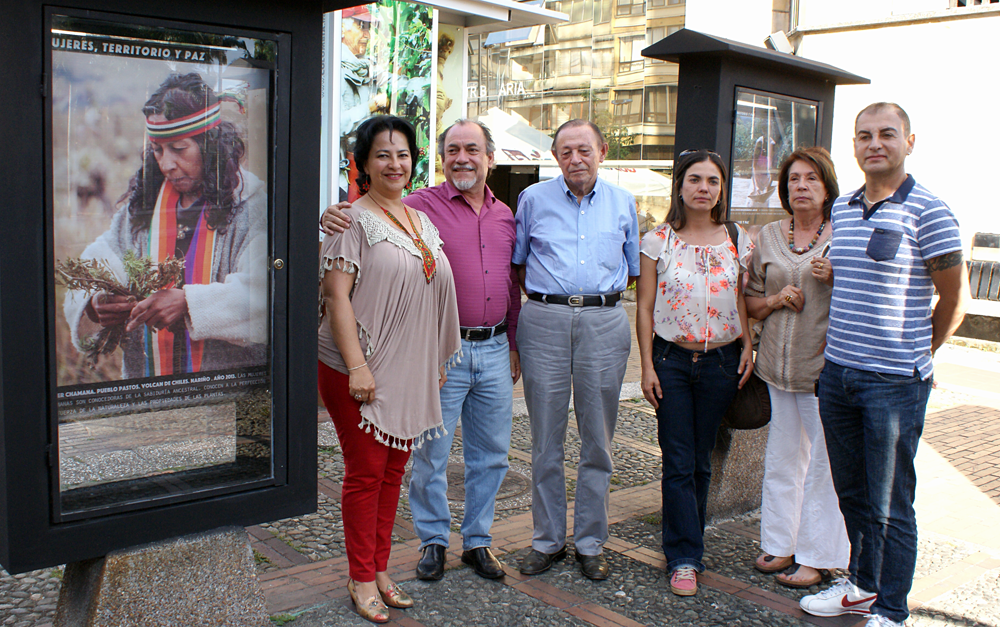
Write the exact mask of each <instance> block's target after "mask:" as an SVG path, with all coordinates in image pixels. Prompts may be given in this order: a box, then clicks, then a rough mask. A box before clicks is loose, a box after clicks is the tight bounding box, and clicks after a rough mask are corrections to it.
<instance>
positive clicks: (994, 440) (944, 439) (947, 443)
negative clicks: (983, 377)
mask: <svg viewBox="0 0 1000 627" xmlns="http://www.w3.org/2000/svg"><path fill="white" fill-rule="evenodd" d="M998 381H1000V380H998V379H997V378H993V379H992V380H991V384H995V383H996V382H998ZM963 382H964V384H965V385H968V383H969V379H968V378H963ZM923 439H924V442H926V443H928V444H930V445H931V446H932V447H934V450H935V451H937V452H938V453H939V454H940V455H942V456H943V457H944V458H945V459H947V460H948V461H949V462H951V464H952V465H953V466H954V467H955V468H956V469H957V470H960V471H961V472H962V474H963V475H965V477H966V478H968V480H969V481H971V482H972V483H973V485H975V486H976V487H977V488H979V489H980V490H981V491H982V492H983V493H984V494H987V495H989V497H990V498H991V499H993V502H994V503H996V504H997V505H1000V409H997V408H996V407H985V406H981V405H959V406H958V407H953V408H951V409H946V410H944V411H940V412H937V413H935V414H931V415H929V416H928V417H927V420H926V421H925V424H924V436H923Z"/></svg>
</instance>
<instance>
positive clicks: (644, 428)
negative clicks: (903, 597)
mask: <svg viewBox="0 0 1000 627" xmlns="http://www.w3.org/2000/svg"><path fill="white" fill-rule="evenodd" d="M627 307H629V309H630V314H634V305H627ZM638 372H639V369H638V351H637V350H636V349H635V347H633V355H632V358H631V360H630V366H629V369H628V374H627V375H626V385H625V389H624V391H623V398H624V399H631V400H624V401H623V402H622V404H621V411H620V413H619V424H618V429H617V431H616V435H615V443H614V449H615V450H614V454H615V473H614V475H613V477H612V493H611V519H610V522H611V527H610V535H611V538H610V539H609V541H608V543H607V544H606V547H605V548H606V553H607V555H608V560H609V562H610V564H611V567H612V574H611V578H610V579H608V580H607V581H604V582H593V581H589V580H587V579H585V578H584V577H583V576H582V575H581V574H580V573H579V570H578V568H577V565H576V562H575V561H574V559H573V552H572V551H570V553H569V557H567V559H565V560H563V561H562V562H560V563H557V564H556V565H555V566H554V567H553V568H552V569H551V570H550V571H548V572H546V573H544V574H542V575H540V576H536V577H530V578H526V577H523V576H521V575H520V574H519V573H518V572H517V565H518V562H519V560H520V557H521V555H523V554H524V553H525V552H526V551H527V549H528V548H529V546H530V538H531V513H530V500H531V491H530V476H531V468H530V464H531V456H530V436H529V429H528V420H527V417H526V416H525V415H524V410H523V401H520V402H518V403H515V414H517V415H516V416H515V419H514V425H513V437H512V446H511V451H510V464H511V468H510V471H509V473H508V479H507V480H506V481H505V483H504V486H503V487H502V489H501V493H500V495H498V498H497V513H496V522H495V524H494V526H493V534H494V540H493V548H494V551H495V552H496V553H497V555H498V557H499V558H500V559H501V561H503V562H504V563H505V565H506V567H507V576H506V577H505V578H504V579H503V580H500V581H487V580H485V579H482V578H480V577H478V576H476V575H475V574H473V573H472V572H471V570H470V569H469V568H467V567H465V566H464V565H463V564H462V563H461V561H460V555H461V540H460V537H459V536H458V534H457V533H455V534H453V537H452V547H451V550H450V551H449V562H448V571H447V573H446V575H445V578H444V580H443V581H440V582H433V583H427V582H421V581H416V580H414V579H413V570H414V567H415V564H416V560H417V558H418V551H417V547H418V545H419V541H418V540H417V539H416V537H415V535H414V533H413V527H412V524H411V522H410V513H409V507H408V500H407V498H406V494H405V487H406V481H408V477H407V478H406V479H405V480H404V495H403V497H402V498H401V501H400V507H399V510H398V513H397V519H396V528H395V540H396V545H395V546H394V548H393V553H392V561H391V562H390V571H391V572H392V574H393V577H394V578H395V579H396V580H397V581H399V582H402V583H404V586H405V588H406V590H407V591H408V592H409V593H410V594H411V595H412V596H413V597H414V598H415V600H416V602H417V606H416V607H414V608H413V609H410V610H406V611H399V610H393V611H392V616H393V622H392V623H391V624H395V625H406V626H409V627H418V626H420V625H427V626H441V627H444V626H452V625H453V626H461V627H473V626H478V625H501V626H513V625H530V626H556V625H559V626H562V625H573V626H581V627H584V626H588V625H599V626H617V627H626V626H628V627H636V626H639V625H690V626H714V625H718V626H720V627H721V626H723V625H725V626H727V627H728V626H731V625H744V626H745V625H753V626H761V627H763V626H765V625H767V626H770V625H820V626H824V625H826V626H830V627H840V626H844V627H846V626H854V625H859V624H861V625H863V623H864V621H863V619H861V618H860V617H841V618H835V619H820V618H816V617H811V616H807V615H805V614H803V613H802V612H801V611H800V610H799V609H798V604H797V601H798V599H799V598H800V597H801V596H802V594H803V593H799V592H795V591H792V590H788V589H785V588H782V587H781V586H778V585H777V584H775V583H774V581H773V578H772V577H769V576H764V575H761V574H759V573H757V572H756V571H754V570H753V568H752V562H753V559H754V558H755V557H756V556H757V554H758V553H759V518H758V515H757V514H756V513H751V514H748V515H746V516H743V517H740V518H738V519H735V520H728V521H721V522H716V523H715V524H713V525H712V526H710V528H709V529H708V530H707V532H706V556H705V562H706V565H707V566H708V571H707V572H706V573H705V574H704V575H703V576H702V577H700V583H701V589H700V591H699V593H698V595H697V596H696V597H689V598H685V599H682V598H680V597H675V596H673V595H672V594H670V592H669V591H668V589H667V581H666V576H665V574H664V566H665V564H664V560H663V556H662V553H661V552H660V549H659V544H660V537H659V536H660V531H659V513H658V512H659V509H660V492H659V475H660V463H659V450H658V448H657V445H656V437H655V434H656V421H655V416H654V415H652V409H651V408H650V407H649V406H648V405H647V404H646V403H645V401H644V400H642V399H641V393H640V392H639V391H638V383H637V382H638V377H639V375H638ZM936 378H937V383H938V385H937V389H935V390H934V392H933V393H932V396H931V401H930V405H929V407H928V415H927V421H926V426H925V430H924V437H923V442H922V444H921V446H920V449H919V452H918V455H917V467H918V476H919V481H918V486H917V501H916V509H917V518H918V524H919V529H920V541H919V556H918V563H917V571H916V575H915V578H914V586H913V592H912V594H911V596H910V599H911V604H912V609H913V615H912V617H911V624H913V625H918V626H921V627H923V626H939V625H963V626H965V625H968V626H971V625H994V626H1000V531H998V529H1000V354H997V353H990V352H985V351H980V350H973V349H967V348H962V347H957V346H951V345H949V346H946V347H944V348H942V349H941V350H940V351H939V352H938V355H937V358H936ZM317 418H318V422H319V436H320V438H319V444H320V446H319V450H318V459H319V484H318V485H319V494H318V500H319V510H318V511H317V513H315V514H311V515H308V516H303V517H299V518H294V519H287V520H282V521H276V522H274V523H270V524H267V525H260V526H255V527H251V528H249V529H248V532H249V533H250V535H251V538H252V541H253V548H254V551H255V555H256V557H257V562H258V572H259V574H260V579H261V582H262V585H263V587H264V590H265V594H266V596H267V603H268V609H269V612H270V613H271V614H272V616H273V617H274V619H273V620H274V621H275V623H277V624H288V625H291V626H292V627H319V626H333V625H352V626H359V627H360V626H365V625H369V623H367V622H365V621H363V620H362V619H360V618H359V617H358V616H357V614H356V613H355V612H354V610H353V607H352V606H351V603H350V600H349V599H348V597H347V591H346V588H345V586H346V583H347V560H346V557H345V555H344V548H343V527H342V522H341V514H340V480H341V477H342V474H343V465H342V463H341V458H340V453H339V449H338V445H337V440H336V435H335V433H334V431H333V428H332V426H331V424H330V421H329V418H328V417H327V416H326V412H325V411H322V410H321V411H320V412H319V415H318V417H317ZM460 447H461V432H459V433H458V434H456V445H455V448H454V450H453V456H452V460H451V461H452V463H453V466H452V467H451V468H450V470H449V476H450V477H451V480H450V483H451V486H452V487H451V490H450V491H449V496H450V497H451V500H450V502H451V504H452V515H453V521H454V526H453V531H454V530H457V524H458V522H459V521H460V520H461V514H462V512H461V506H462V501H461V487H462V485H461V484H462V478H461V466H460V464H461V461H462V458H461V450H460ZM566 454H567V465H566V476H567V484H568V496H569V499H570V500H572V498H573V493H574V488H575V478H576V462H577V460H578V455H579V438H578V434H577V432H576V430H575V427H574V425H573V421H570V430H569V435H568V437H567V443H566ZM569 524H570V526H572V511H570V523H569ZM570 528H571V527H570ZM60 577H61V569H48V570H46V571H36V572H34V573H28V574H25V575H19V576H17V577H10V576H7V575H6V573H3V572H2V571H0V625H17V626H18V627H45V626H48V625H51V621H52V617H53V614H54V608H55V599H56V596H57V594H58V589H59V579H60ZM817 590H819V588H818V587H817V588H813V589H812V590H810V592H815V591H817Z"/></svg>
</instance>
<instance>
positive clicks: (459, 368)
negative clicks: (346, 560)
mask: <svg viewBox="0 0 1000 627" xmlns="http://www.w3.org/2000/svg"><path fill="white" fill-rule="evenodd" d="M494 149H495V147H494V144H493V137H492V135H491V134H490V131H489V129H488V128H487V127H486V126H485V125H484V124H482V123H481V122H477V121H471V120H459V121H458V122H455V124H453V125H452V126H450V127H449V128H448V129H447V130H445V132H444V133H443V134H442V135H441V137H440V138H439V141H438V152H439V153H440V155H441V159H442V162H443V165H444V177H445V182H444V183H442V184H441V185H438V186H436V187H430V188H426V189H421V190H418V191H416V192H414V193H412V194H410V195H409V196H407V197H406V198H404V199H403V202H404V203H406V205H408V206H410V207H413V208H414V209H419V210H421V211H423V212H424V213H426V214H427V215H428V216H429V217H430V219H431V221H433V222H434V225H435V226H437V228H438V231H440V232H441V239H442V240H444V252H445V254H446V255H447V256H448V261H449V262H450V264H451V267H452V271H453V272H454V274H455V292H456V294H457V296H458V315H459V322H460V324H461V326H462V361H461V363H459V364H457V365H456V366H453V367H452V368H451V369H449V370H448V380H447V382H446V383H445V384H444V387H442V388H441V412H442V414H443V418H444V426H445V429H447V432H448V435H447V436H445V437H442V438H439V439H428V440H427V441H425V442H424V445H423V446H422V447H421V448H419V449H414V451H413V471H412V475H411V478H410V489H409V498H410V510H411V512H412V514H413V528H414V530H415V531H416V532H417V535H418V536H419V537H420V548H421V550H422V551H423V555H422V556H421V558H420V561H419V562H418V563H417V578H418V579H425V580H436V579H441V578H442V577H443V576H444V564H445V552H446V549H447V548H448V540H449V532H450V528H451V515H450V512H449V510H448V497H447V489H448V481H447V476H446V471H447V468H448V454H449V451H450V450H451V443H452V438H453V437H454V433H455V427H456V425H457V424H458V420H459V418H461V419H462V451H463V454H464V456H465V515H464V517H463V519H462V527H461V533H462V548H463V553H462V561H463V562H465V563H466V564H469V565H470V566H472V568H473V569H474V570H475V572H476V573H477V574H478V575H480V576H482V577H486V578H489V579H499V578H500V577H503V574H504V573H503V568H502V567H501V565H500V562H499V561H498V560H497V559H496V557H494V556H493V553H492V552H491V551H490V544H491V542H492V537H491V536H490V527H491V526H492V524H493V514H494V505H495V502H496V495H497V492H498V490H499V489H500V484H501V483H502V482H503V479H504V477H505V476H506V474H507V466H508V464H507V452H508V449H509V448H510V431H511V416H512V413H513V386H514V383H515V382H516V381H517V380H518V378H519V377H520V376H521V364H520V360H519V358H518V353H517V344H516V342H515V340H514V337H515V332H516V330H517V317H518V314H519V312H520V310H521V298H520V292H519V291H518V284H517V280H516V276H514V275H512V273H511V265H510V260H511V254H512V253H513V251H514V215H513V212H511V210H510V207H508V206H507V205H505V204H504V203H502V202H500V201H499V200H497V198H496V196H494V195H493V192H491V191H490V188H489V187H487V185H486V177H487V176H488V174H489V171H490V168H492V167H493V165H494V160H493V152H494ZM345 218H346V216H344V214H342V213H341V212H340V211H339V210H337V209H336V208H334V207H331V208H329V209H327V211H326V213H325V214H324V216H323V225H324V228H326V229H327V230H328V231H329V230H340V229H342V228H343V227H345V226H347V222H346V221H345Z"/></svg>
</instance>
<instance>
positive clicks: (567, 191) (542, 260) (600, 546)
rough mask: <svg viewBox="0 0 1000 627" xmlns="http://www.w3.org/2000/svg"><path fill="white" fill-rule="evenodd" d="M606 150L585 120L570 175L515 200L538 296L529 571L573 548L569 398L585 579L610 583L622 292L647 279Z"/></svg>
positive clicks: (521, 336) (629, 203) (567, 150)
mask: <svg viewBox="0 0 1000 627" xmlns="http://www.w3.org/2000/svg"><path fill="white" fill-rule="evenodd" d="M607 152H608V145H607V143H606V142H605V141H604V136H603V135H602V133H601V131H600V129H598V128H597V126H595V125H594V124H592V123H591V122H588V121H587V120H571V121H569V122H566V123H565V124H563V125H562V126H560V127H559V129H558V130H557V131H556V135H555V137H554V138H553V142H552V153H553V155H554V156H555V158H556V160H557V161H558V162H559V167H560V169H561V170H562V176H559V177H556V178H554V179H552V180H549V181H545V182H542V183H537V184H535V185H532V186H531V187H529V188H528V189H526V190H524V192H522V193H521V196H520V198H519V199H518V205H517V215H516V216H515V223H516V225H517V237H516V240H515V243H514V256H513V261H512V263H514V264H515V265H516V266H518V267H519V273H520V277H521V283H522V287H524V288H525V291H526V292H527V293H528V298H529V301H528V302H527V303H526V304H525V305H524V307H523V308H522V309H521V317H520V320H519V325H518V330H517V343H518V346H519V348H520V352H521V372H522V374H523V375H524V400H525V403H526V405H527V407H528V415H529V417H530V420H531V440H532V442H531V483H532V503H531V512H532V519H533V523H534V533H533V535H532V541H531V548H532V550H531V552H530V553H529V554H528V555H527V556H525V558H524V559H523V560H522V561H521V572H522V573H524V574H526V575H535V574H538V573H541V572H543V571H545V570H548V568H549V567H550V566H551V565H552V563H553V562H554V561H556V560H558V559H561V558H562V557H563V556H565V555H566V480H565V475H564V463H565V456H564V443H565V439H566V426H567V423H568V420H569V415H568V414H569V399H570V393H571V391H572V392H574V402H573V407H574V410H575V413H576V420H577V427H578V430H579V432H580V465H579V467H578V469H577V483H576V495H575V509H574V520H573V539H574V544H575V547H576V559H577V561H578V562H580V569H581V571H582V572H583V574H584V575H585V576H586V577H589V578H590V579H595V580H601V579H607V577H608V573H609V568H608V563H607V560H606V559H605V558H604V553H603V551H604V543H605V542H606V541H607V539H608V504H609V494H610V488H611V471H612V469H613V466H612V459H611V440H612V438H613V437H614V433H615V423H616V421H617V418H618V395H619V393H620V391H621V386H622V380H623V379H624V378H625V366H626V362H627V361H628V354H629V349H630V347H631V340H632V335H631V332H630V329H629V322H628V315H627V314H626V313H625V310H624V308H623V307H622V305H621V304H620V302H619V301H620V299H621V292H622V290H624V289H625V287H626V285H627V284H628V283H631V282H632V281H634V280H635V277H636V276H638V274H639V224H638V217H637V215H636V206H635V198H634V197H633V196H632V194H630V193H629V192H627V191H625V190H624V189H622V188H620V187H617V186H615V185H611V184H610V183H608V182H606V181H603V180H601V179H600V178H598V176H597V174H598V167H599V165H600V163H601V162H602V161H604V157H605V156H606V155H607Z"/></svg>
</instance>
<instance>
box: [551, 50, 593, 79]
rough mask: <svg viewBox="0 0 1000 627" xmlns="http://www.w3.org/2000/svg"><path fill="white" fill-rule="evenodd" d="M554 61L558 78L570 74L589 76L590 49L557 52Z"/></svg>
mask: <svg viewBox="0 0 1000 627" xmlns="http://www.w3.org/2000/svg"><path fill="white" fill-rule="evenodd" d="M556 60H557V64H558V67H559V75H560V76H566V75H572V74H590V61H591V50H590V48H576V49H573V50H557V51H556Z"/></svg>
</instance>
